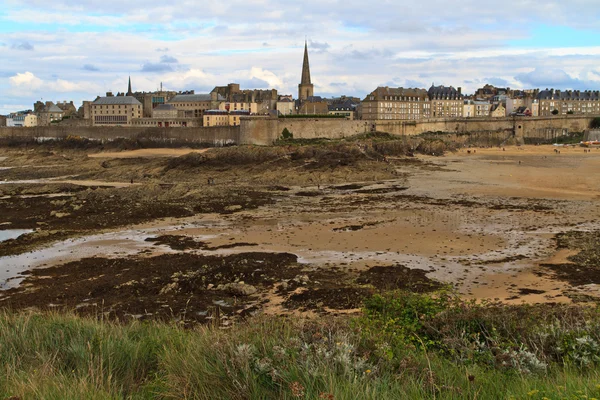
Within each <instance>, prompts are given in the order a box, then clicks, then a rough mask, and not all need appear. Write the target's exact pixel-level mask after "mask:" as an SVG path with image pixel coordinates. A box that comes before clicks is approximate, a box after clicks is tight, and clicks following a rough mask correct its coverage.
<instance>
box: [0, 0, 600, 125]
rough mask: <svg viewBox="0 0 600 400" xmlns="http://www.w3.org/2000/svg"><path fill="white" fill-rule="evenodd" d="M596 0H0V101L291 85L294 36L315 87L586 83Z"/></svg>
mask: <svg viewBox="0 0 600 400" xmlns="http://www.w3.org/2000/svg"><path fill="white" fill-rule="evenodd" d="M599 18H600V2H599V1H597V0H570V1H569V2H566V1H564V0H561V1H557V0H545V1H544V2H537V1H533V0H519V1H514V0H505V1H504V2H502V3H499V4H497V5H495V6H493V7H491V6H488V5H485V6H484V5H483V3H481V1H476V0H461V1H460V2H448V1H446V0H421V1H419V2H418V3H415V2H408V1H404V0H396V1H394V0H380V1H379V2H373V3H372V4H368V5H367V6H365V2H364V1H355V0H346V1H342V0H330V1H329V2H323V1H322V0H318V1H317V0H305V1H302V2H285V3H284V2H276V1H271V0H256V1H251V0H244V1H242V0H229V1H228V2H222V1H217V0H204V1H203V2H202V3H199V2H190V1H189V0H172V1H171V2H168V3H166V2H164V1H161V2H158V1H153V0H145V1H141V0H130V1H127V2H124V1H122V0H119V1H117V0H104V1H98V0H78V1H75V0H53V1H52V2H47V1H41V0H30V1H29V2H27V3H24V2H22V1H15V0H0V51H1V52H2V54H3V57H2V62H0V93H2V94H3V96H2V98H1V99H0V114H5V113H8V112H11V111H16V110H19V109H23V108H31V107H32V104H33V103H34V102H35V101H36V100H40V99H43V100H44V101H45V100H54V101H63V100H73V101H75V102H76V103H77V104H81V101H83V100H93V99H94V98H95V97H96V96H98V95H103V94H104V93H105V92H106V91H113V92H118V91H124V90H126V88H127V77H128V76H129V75H131V77H132V82H133V86H134V90H146V91H150V90H155V89H156V88H158V87H159V86H160V83H161V82H162V83H163V87H165V88H167V89H170V90H189V89H194V90H196V91H197V92H208V91H210V90H211V89H212V88H213V87H214V86H216V85H225V84H227V83H230V82H238V83H240V84H241V85H242V87H243V88H261V89H263V88H276V89H277V90H279V92H280V93H281V94H289V93H291V94H294V95H296V92H297V85H298V82H299V79H300V70H301V63H302V51H303V45H304V39H305V37H306V38H307V39H308V43H309V52H310V61H311V75H312V79H313V83H314V84H315V94H318V95H322V96H327V97H329V96H334V95H341V94H346V95H355V96H359V97H364V96H365V95H366V94H367V93H369V92H370V91H372V90H374V89H375V88H376V87H377V86H380V85H388V86H405V87H407V86H409V87H415V86H420V87H428V86H429V85H430V84H431V83H432V82H435V84H444V85H453V86H461V87H462V88H463V92H466V93H471V92H473V91H475V90H476V89H477V88H478V87H480V86H482V85H484V84H485V83H488V82H489V83H493V84H496V85H499V86H500V85H502V86H510V87H513V88H532V87H542V88H546V87H552V88H556V89H600V62H599V61H600V34H599V33H600V28H599V27H598V24H597V21H598V20H599Z"/></svg>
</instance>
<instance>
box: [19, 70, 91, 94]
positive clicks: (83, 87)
mask: <svg viewBox="0 0 600 400" xmlns="http://www.w3.org/2000/svg"><path fill="white" fill-rule="evenodd" d="M8 81H9V83H10V86H12V87H13V88H15V89H17V90H18V91H20V92H22V91H23V90H28V91H31V92H36V91H40V90H45V91H49V92H52V93H68V92H87V91H92V90H94V91H97V90H99V87H98V86H97V85H95V84H93V83H89V82H72V81H67V80H64V79H56V80H54V81H44V80H43V79H40V78H38V77H37V76H35V75H34V74H33V73H31V72H29V71H27V72H24V73H17V74H16V75H14V76H11V77H10V78H9V79H8Z"/></svg>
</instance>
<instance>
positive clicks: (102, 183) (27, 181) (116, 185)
mask: <svg viewBox="0 0 600 400" xmlns="http://www.w3.org/2000/svg"><path fill="white" fill-rule="evenodd" d="M10 183H16V184H46V183H63V184H71V185H78V186H108V187H114V188H121V187H127V186H132V185H139V183H133V184H132V183H130V182H107V181H92V180H90V181H77V180H72V179H61V178H49V179H24V180H15V181H8V180H5V181H0V185H2V184H10Z"/></svg>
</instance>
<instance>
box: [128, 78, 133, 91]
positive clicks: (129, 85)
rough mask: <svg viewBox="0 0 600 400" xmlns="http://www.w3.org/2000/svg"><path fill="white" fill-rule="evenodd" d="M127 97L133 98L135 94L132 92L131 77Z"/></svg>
mask: <svg viewBox="0 0 600 400" xmlns="http://www.w3.org/2000/svg"><path fill="white" fill-rule="evenodd" d="M127 96H133V92H132V91H131V76H129V85H128V86H127Z"/></svg>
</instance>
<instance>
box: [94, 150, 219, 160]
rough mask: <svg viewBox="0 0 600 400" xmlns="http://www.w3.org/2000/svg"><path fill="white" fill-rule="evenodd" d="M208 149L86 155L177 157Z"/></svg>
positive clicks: (97, 156)
mask: <svg viewBox="0 0 600 400" xmlns="http://www.w3.org/2000/svg"><path fill="white" fill-rule="evenodd" d="M208 150H209V149H139V150H131V151H118V152H110V153H109V152H107V153H96V154H88V157H90V158H138V157H144V158H154V157H179V156H183V155H185V154H189V153H204V152H206V151H208Z"/></svg>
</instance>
